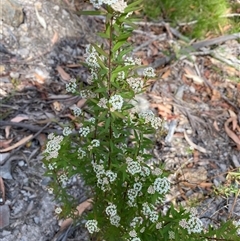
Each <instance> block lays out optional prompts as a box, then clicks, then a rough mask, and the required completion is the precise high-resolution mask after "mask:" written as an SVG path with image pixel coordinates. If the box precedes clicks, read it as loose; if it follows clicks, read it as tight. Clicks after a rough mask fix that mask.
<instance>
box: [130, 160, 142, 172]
mask: <svg viewBox="0 0 240 241" xmlns="http://www.w3.org/2000/svg"><path fill="white" fill-rule="evenodd" d="M141 170H142V168H141V165H140V164H139V163H138V162H136V161H129V162H128V163H127V171H128V172H129V173H130V174H132V175H134V174H136V173H139V172H141Z"/></svg>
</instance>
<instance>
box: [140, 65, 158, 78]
mask: <svg viewBox="0 0 240 241" xmlns="http://www.w3.org/2000/svg"><path fill="white" fill-rule="evenodd" d="M143 76H145V77H155V76H156V74H155V73H154V69H153V68H152V67H147V68H145V69H144V70H143Z"/></svg>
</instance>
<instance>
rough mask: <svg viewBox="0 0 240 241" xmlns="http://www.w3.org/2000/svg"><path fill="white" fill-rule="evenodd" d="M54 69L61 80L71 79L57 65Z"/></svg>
mask: <svg viewBox="0 0 240 241" xmlns="http://www.w3.org/2000/svg"><path fill="white" fill-rule="evenodd" d="M56 69H57V71H58V73H59V74H60V76H61V78H62V79H63V80H66V81H69V80H70V79H71V77H70V75H69V74H68V73H67V72H65V70H64V69H63V68H62V67H61V66H60V65H58V66H57V68H56Z"/></svg>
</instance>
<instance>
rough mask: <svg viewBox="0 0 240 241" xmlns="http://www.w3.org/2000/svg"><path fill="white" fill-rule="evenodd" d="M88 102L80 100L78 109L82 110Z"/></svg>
mask: <svg viewBox="0 0 240 241" xmlns="http://www.w3.org/2000/svg"><path fill="white" fill-rule="evenodd" d="M86 101H87V100H86V99H81V100H79V101H78V103H77V107H78V108H82V107H83V106H84V105H85V103H86Z"/></svg>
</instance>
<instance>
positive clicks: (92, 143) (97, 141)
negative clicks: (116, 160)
mask: <svg viewBox="0 0 240 241" xmlns="http://www.w3.org/2000/svg"><path fill="white" fill-rule="evenodd" d="M99 146H100V141H99V140H97V139H94V140H92V141H91V145H89V146H88V150H89V151H90V150H92V149H93V148H94V147H99Z"/></svg>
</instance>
